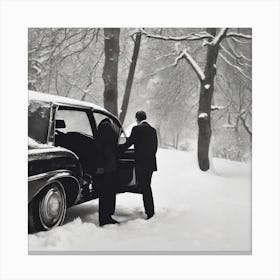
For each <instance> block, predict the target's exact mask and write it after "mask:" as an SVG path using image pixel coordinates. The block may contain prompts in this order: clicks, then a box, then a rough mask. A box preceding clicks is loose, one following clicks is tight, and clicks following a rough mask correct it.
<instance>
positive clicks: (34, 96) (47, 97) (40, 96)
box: [28, 90, 108, 113]
mask: <svg viewBox="0 0 280 280" xmlns="http://www.w3.org/2000/svg"><path fill="white" fill-rule="evenodd" d="M28 99H29V100H36V101H44V102H48V103H59V104H66V105H71V106H81V107H88V108H91V109H95V110H100V111H103V112H106V113H108V111H107V110H106V109H104V108H102V107H101V106H98V105H96V104H94V103H91V102H86V101H80V100H76V99H73V98H68V97H64V96H59V95H53V94H46V93H42V92H36V91H32V90H29V91H28Z"/></svg>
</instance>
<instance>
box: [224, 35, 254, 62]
mask: <svg viewBox="0 0 280 280" xmlns="http://www.w3.org/2000/svg"><path fill="white" fill-rule="evenodd" d="M227 42H228V45H229V46H230V48H231V50H232V51H233V53H234V55H235V56H236V57H237V58H243V59H244V60H246V61H248V62H252V59H250V58H248V57H246V56H245V55H244V54H242V53H238V52H237V51H236V50H235V49H234V47H233V45H232V43H231V42H230V40H228V41H227Z"/></svg>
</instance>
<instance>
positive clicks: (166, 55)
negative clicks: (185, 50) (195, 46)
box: [154, 52, 178, 61]
mask: <svg viewBox="0 0 280 280" xmlns="http://www.w3.org/2000/svg"><path fill="white" fill-rule="evenodd" d="M177 54H178V52H171V53H168V54H163V55H161V56H158V57H156V58H155V59H154V61H158V60H160V59H162V58H165V57H169V56H174V55H177Z"/></svg>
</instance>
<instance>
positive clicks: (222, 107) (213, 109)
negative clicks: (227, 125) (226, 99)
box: [211, 105, 227, 111]
mask: <svg viewBox="0 0 280 280" xmlns="http://www.w3.org/2000/svg"><path fill="white" fill-rule="evenodd" d="M226 108H227V107H226V106H219V105H211V111H221V110H225V109H226Z"/></svg>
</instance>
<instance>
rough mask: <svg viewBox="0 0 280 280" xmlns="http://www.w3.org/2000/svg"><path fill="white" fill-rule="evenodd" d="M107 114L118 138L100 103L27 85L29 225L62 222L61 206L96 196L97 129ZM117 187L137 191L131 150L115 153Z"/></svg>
mask: <svg viewBox="0 0 280 280" xmlns="http://www.w3.org/2000/svg"><path fill="white" fill-rule="evenodd" d="M104 118H109V119H110V120H111V122H112V124H113V127H114V131H115V133H116V135H115V136H116V138H117V139H118V141H119V144H120V143H121V142H123V141H124V140H125V134H124V131H123V129H122V126H121V124H120V121H119V120H118V118H117V117H115V116H114V115H112V114H111V113H109V112H108V111H107V110H105V109H103V108H102V107H100V106H97V105H94V104H92V103H89V102H83V101H78V100H74V99H71V98H66V97H61V96H56V95H49V94H43V93H39V92H34V91H29V107H28V139H29V141H28V231H29V232H30V233H32V232H36V231H41V230H49V229H51V228H53V227H56V226H58V225H61V224H62V223H63V220H64V217H65V213H66V209H67V208H69V207H71V206H73V205H76V204H79V203H82V202H85V201H89V200H92V199H95V198H97V197H98V186H99V185H100V184H98V182H99V180H100V175H99V174H98V173H99V172H98V168H97V164H96V157H97V155H96V153H97V148H96V141H95V140H96V132H97V126H98V124H99V123H100V121H101V120H103V119H104ZM118 164H119V166H118V173H119V181H118V185H119V189H118V192H134V193H139V192H140V190H139V189H138V188H137V184H136V178H135V159H134V150H133V149H130V150H128V151H126V152H124V153H122V154H121V155H119V159H118Z"/></svg>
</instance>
